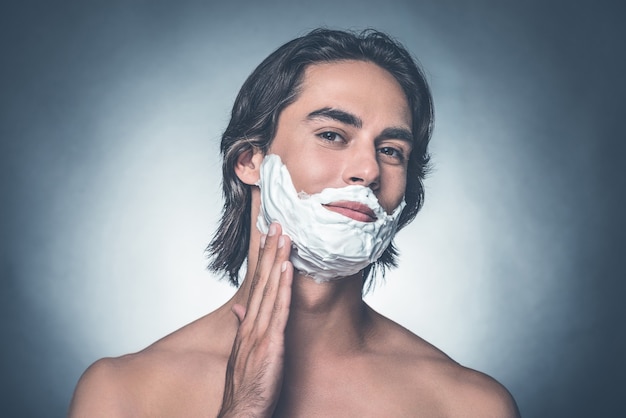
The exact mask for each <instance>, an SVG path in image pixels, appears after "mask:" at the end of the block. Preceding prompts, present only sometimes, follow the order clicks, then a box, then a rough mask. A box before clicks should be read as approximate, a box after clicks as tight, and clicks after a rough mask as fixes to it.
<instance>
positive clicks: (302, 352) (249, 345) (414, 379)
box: [70, 30, 519, 418]
mask: <svg viewBox="0 0 626 418" xmlns="http://www.w3.org/2000/svg"><path fill="white" fill-rule="evenodd" d="M431 127H432V103H431V98H430V92H429V89H428V86H427V84H426V81H425V80H424V77H423V75H422V73H421V72H420V70H419V69H418V67H417V66H416V65H415V63H414V62H413V60H412V59H411V58H410V55H409V54H408V53H407V52H406V51H405V50H404V49H403V48H402V47H401V46H399V45H398V44H397V43H395V42H394V41H392V40H390V39H389V38H388V37H386V36H385V35H383V34H380V33H377V32H373V31H367V32H364V33H361V34H352V33H346V32H340V31H330V30H315V31H313V32H311V33H309V34H308V35H305V36H303V37H301V38H298V39H295V40H293V41H291V42H289V43H287V44H285V45H284V46H282V47H281V48H279V49H278V50H277V51H276V52H274V53H273V54H271V55H270V56H269V57H268V58H267V59H266V60H265V61H264V62H263V63H262V64H261V65H260V66H259V67H258V68H257V69H256V70H255V71H254V72H253V73H252V75H251V76H250V77H249V78H248V80H247V81H246V83H245V84H244V86H243V87H242V89H241V91H240V93H239V96H238V97H237V100H236V102H235V105H234V107H233V112H232V118H231V122H230V124H229V126H228V128H227V130H226V132H225V133H224V135H223V138H222V146H221V149H222V153H223V156H224V166H223V175H224V182H223V186H224V194H225V196H226V203H225V206H224V211H223V217H222V222H221V225H220V227H219V229H218V231H217V233H216V236H215V237H214V239H213V241H212V242H211V244H210V246H209V252H210V254H211V255H212V264H211V268H212V269H213V270H215V271H218V272H221V273H223V274H225V275H226V276H228V277H229V279H230V280H231V281H232V282H233V283H234V284H237V285H239V284H240V286H239V289H238V290H237V292H236V293H235V295H234V296H233V298H232V299H231V300H229V301H228V302H226V303H225V304H224V305H223V306H222V307H220V308H219V309H217V310H216V311H214V312H212V313H210V314H208V315H206V316H205V317H203V318H200V319H199V320H197V321H195V322H193V323H191V324H189V325H187V326H185V327H183V328H182V329H180V330H178V331H176V332H174V333H172V334H171V335H169V336H167V337H165V338H163V339H162V340H160V341H158V342H156V343H154V344H153V345H151V346H150V347H148V348H146V349H145V350H143V351H141V352H139V353H136V354H129V355H126V356H122V357H119V358H106V359H102V360H99V361H97V362H96V363H94V364H93V365H92V366H91V367H89V369H88V370H87V371H86V372H85V373H84V375H83V376H82V377H81V379H80V381H79V383H78V386H77V388H76V391H75V394H74V398H73V401H72V405H71V407H70V416H72V417H157V416H158V417H216V416H219V417H271V416H274V417H353V416H354V417H356V416H358V417H376V418H379V417H464V418H467V417H481V418H484V417H493V418H507V417H518V416H519V413H518V411H517V407H516V405H515V402H514V400H513V399H512V397H511V396H510V394H509V393H508V392H507V390H506V389H505V388H504V387H503V386H502V385H500V384H499V383H498V382H496V381H495V380H494V379H492V378H490V377H488V376H486V375H484V374H482V373H479V372H476V371H474V370H470V369H467V368H465V367H462V366H460V365H459V364H457V363H456V362H454V361H453V360H451V359H450V358H449V357H447V356H446V355H445V354H444V353H442V352H441V351H439V350H438V349H437V348H435V347H433V346H432V345H430V344H429V343H427V342H426V341H424V340H422V339H421V338H419V337H418V336H416V335H414V334H413V333H411V332H410V331H408V330H406V329H405V328H403V327H401V326H400V325H398V324H396V323H394V322H392V321H391V320H389V319H387V318H385V317H384V316H382V315H380V314H379V313H377V312H375V311H374V310H373V309H371V308H370V307H369V306H367V304H365V302H364V301H363V299H362V293H363V288H364V286H367V285H368V283H369V281H370V280H371V279H372V276H373V274H374V273H375V271H376V270H377V269H378V271H379V273H380V272H381V270H384V267H386V266H393V265H394V264H395V255H396V252H395V249H394V247H393V244H392V243H391V239H392V238H393V235H394V234H395V231H396V227H397V228H401V227H403V226H404V225H406V224H407V223H408V222H410V221H411V220H412V219H413V218H414V216H415V214H416V213H417V211H418V210H419V208H420V206H421V204H422V201H423V187H422V179H423V177H424V171H425V168H426V165H427V163H428V153H427V145H428V141H429V139H430V133H431ZM270 156H271V157H270ZM290 182H291V183H293V186H290ZM294 187H295V189H294ZM292 189H293V190H292ZM324 189H328V190H330V192H328V191H324V192H322V190H324ZM296 190H297V191H298V192H305V193H306V195H303V194H300V195H296V192H295V191H296ZM326 193H331V197H328V196H327V195H326ZM332 193H337V194H334V195H333V194H332ZM294 196H297V197H294ZM324 196H326V197H324ZM332 196H339V197H332ZM342 196H345V197H342ZM324 198H325V199H326V200H324ZM290 199H291V200H290ZM316 199H318V200H319V201H318V200H316ZM333 199H334V200H333ZM300 202H303V203H302V204H303V205H308V206H303V207H302V208H301V207H300V206H299V205H300V204H301V203H300ZM405 204H406V205H405ZM285 208H287V209H286V213H283V214H281V213H280V212H281V211H282V210H283V209H285ZM289 210H292V212H291V213H290V212H289ZM294 213H295V214H296V216H293V214H294ZM259 214H261V217H259ZM294 218H297V220H295V219H294ZM276 221H280V223H278V222H276ZM333 228H335V229H333ZM337 228H338V229H337ZM342 228H344V229H342ZM337 231H339V232H337ZM324 234H326V235H324ZM337 238H338V239H337ZM355 243H356V244H355ZM344 244H345V245H344ZM353 244H355V245H353ZM381 246H382V247H381ZM246 260H247V269H246V272H245V276H244V277H243V280H242V281H241V283H239V270H240V268H241V267H242V265H243V263H244V261H246Z"/></svg>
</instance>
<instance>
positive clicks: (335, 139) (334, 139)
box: [317, 131, 345, 142]
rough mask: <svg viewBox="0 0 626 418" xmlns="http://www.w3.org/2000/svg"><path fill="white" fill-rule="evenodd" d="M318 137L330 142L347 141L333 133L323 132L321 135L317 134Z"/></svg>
mask: <svg viewBox="0 0 626 418" xmlns="http://www.w3.org/2000/svg"><path fill="white" fill-rule="evenodd" d="M317 136H319V137H320V138H322V139H323V140H325V141H328V142H338V141H345V140H344V139H343V137H342V136H341V135H339V134H338V133H337V132H333V131H326V132H322V133H320V134H317Z"/></svg>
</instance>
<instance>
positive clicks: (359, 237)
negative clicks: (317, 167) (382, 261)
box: [257, 155, 405, 282]
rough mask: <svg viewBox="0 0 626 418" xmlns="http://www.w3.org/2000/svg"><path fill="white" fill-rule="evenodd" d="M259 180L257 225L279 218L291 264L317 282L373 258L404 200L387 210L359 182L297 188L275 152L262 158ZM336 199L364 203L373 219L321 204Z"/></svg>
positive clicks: (391, 231) (265, 227) (393, 226)
mask: <svg viewBox="0 0 626 418" xmlns="http://www.w3.org/2000/svg"><path fill="white" fill-rule="evenodd" d="M258 185H259V187H260V189H261V210H260V213H259V217H258V219H257V228H258V229H259V230H260V231H261V232H262V233H267V230H268V227H269V224H270V223H271V222H274V221H276V222H279V223H280V224H281V226H282V227H283V231H284V232H285V233H286V234H287V235H289V237H290V238H291V240H292V242H293V244H294V249H293V250H292V252H291V262H292V263H293V265H294V267H295V268H296V269H297V270H300V271H301V272H303V273H305V274H307V275H308V276H311V277H313V278H314V279H315V280H316V281H318V282H322V281H328V280H332V279H337V278H342V277H347V276H351V275H353V274H355V273H357V272H359V271H360V270H362V269H363V268H365V267H366V266H367V265H369V264H370V263H372V262H374V261H376V260H377V259H378V258H379V257H380V256H381V255H382V253H383V252H384V250H385V249H386V248H387V246H388V245H389V243H390V242H391V239H392V238H393V236H394V234H395V231H396V227H397V223H398V219H399V217H400V213H401V212H402V209H403V208H404V206H405V202H404V201H402V203H401V204H400V205H399V206H398V207H397V208H396V209H395V210H394V212H393V214H391V215H388V214H387V213H386V212H385V210H384V209H383V208H382V207H381V206H380V204H379V203H378V200H377V199H376V196H374V193H373V192H372V190H371V189H369V188H367V187H363V186H347V187H344V188H340V189H332V188H329V189H324V190H322V191H321V192H320V193H316V194H313V195H307V194H306V193H302V192H301V193H298V192H297V191H296V189H295V187H294V186H293V183H292V181H291V176H290V175H289V172H288V170H287V167H286V166H285V165H284V164H283V163H282V161H281V160H280V157H279V156H277V155H267V156H266V157H265V158H264V160H263V162H262V164H261V176H260V180H259V183H258ZM337 201H354V202H359V203H362V204H364V205H367V206H368V207H369V208H370V209H372V211H374V213H375V214H376V217H377V219H376V221H375V222H359V221H356V220H354V219H351V218H348V217H346V216H344V215H341V214H339V213H336V212H333V211H330V210H328V209H326V208H325V207H324V206H323V205H324V204H328V203H332V202H337Z"/></svg>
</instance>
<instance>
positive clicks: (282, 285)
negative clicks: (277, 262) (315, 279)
mask: <svg viewBox="0 0 626 418" xmlns="http://www.w3.org/2000/svg"><path fill="white" fill-rule="evenodd" d="M292 284H293V265H292V264H291V262H289V261H284V262H283V263H282V264H281V275H280V282H279V285H278V292H277V293H276V300H275V301H274V306H273V314H272V318H271V320H270V323H269V329H270V331H271V332H273V333H274V335H284V333H285V328H286V327H287V321H288V320H289V310H290V307H291V289H292Z"/></svg>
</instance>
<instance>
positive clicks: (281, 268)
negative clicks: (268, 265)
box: [280, 261, 287, 272]
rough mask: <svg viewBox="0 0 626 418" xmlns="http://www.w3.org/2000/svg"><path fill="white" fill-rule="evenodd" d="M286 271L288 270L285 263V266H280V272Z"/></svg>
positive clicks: (284, 262)
mask: <svg viewBox="0 0 626 418" xmlns="http://www.w3.org/2000/svg"><path fill="white" fill-rule="evenodd" d="M285 270H287V262H286V261H283V264H281V265H280V271H281V272H284V271H285Z"/></svg>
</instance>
